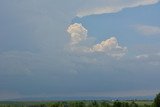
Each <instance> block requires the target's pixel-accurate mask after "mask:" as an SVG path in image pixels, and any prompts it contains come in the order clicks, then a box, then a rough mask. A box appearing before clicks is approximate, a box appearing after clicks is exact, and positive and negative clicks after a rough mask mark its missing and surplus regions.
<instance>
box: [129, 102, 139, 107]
mask: <svg viewBox="0 0 160 107" xmlns="http://www.w3.org/2000/svg"><path fill="white" fill-rule="evenodd" d="M130 107H138V104H136V103H135V102H134V101H132V102H131V104H130Z"/></svg>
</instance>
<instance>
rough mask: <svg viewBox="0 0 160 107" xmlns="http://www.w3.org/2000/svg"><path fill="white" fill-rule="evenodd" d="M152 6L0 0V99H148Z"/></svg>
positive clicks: (148, 1)
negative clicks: (106, 97)
mask: <svg viewBox="0 0 160 107" xmlns="http://www.w3.org/2000/svg"><path fill="white" fill-rule="evenodd" d="M159 10H160V2H159V0H134V1H131V0H88V1H86V0H76V1H75V0H69V1H64V0H27V1H26V0H12V1H10V0H1V1H0V16H1V17H0V38H1V39H0V100H5V99H14V98H26V97H54V96H137V95H142V96H146V95H155V94H156V93H157V92H158V91H159V89H160V86H158V85H157V84H159V82H158V81H160V79H159V75H160V72H159V71H160V49H159V46H160V42H159V41H160V23H159V19H160V13H159Z"/></svg>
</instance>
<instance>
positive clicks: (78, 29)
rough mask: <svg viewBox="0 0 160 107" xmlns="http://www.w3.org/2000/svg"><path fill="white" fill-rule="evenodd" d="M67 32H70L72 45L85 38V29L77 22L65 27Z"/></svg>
mask: <svg viewBox="0 0 160 107" xmlns="http://www.w3.org/2000/svg"><path fill="white" fill-rule="evenodd" d="M67 32H68V33H69V34H70V38H71V44H72V45H74V44H78V43H79V42H81V41H83V40H86V38H87V29H85V28H84V27H83V26H82V24H79V23H74V24H72V25H70V26H69V27H68V29H67Z"/></svg>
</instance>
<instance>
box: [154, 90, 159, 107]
mask: <svg viewBox="0 0 160 107" xmlns="http://www.w3.org/2000/svg"><path fill="white" fill-rule="evenodd" d="M153 107H160V93H159V94H157V95H156V97H155V98H154V102H153Z"/></svg>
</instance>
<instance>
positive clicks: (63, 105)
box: [0, 94, 160, 107]
mask: <svg viewBox="0 0 160 107" xmlns="http://www.w3.org/2000/svg"><path fill="white" fill-rule="evenodd" d="M0 107H160V94H158V95H157V96H156V97H155V99H154V101H153V103H152V104H147V102H146V104H145V102H144V103H140V104H139V103H137V102H135V101H118V100H117V101H114V102H108V101H66V102H50V103H49V102H48V103H45V102H44V103H43V102H39V103H6V104H0Z"/></svg>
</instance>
